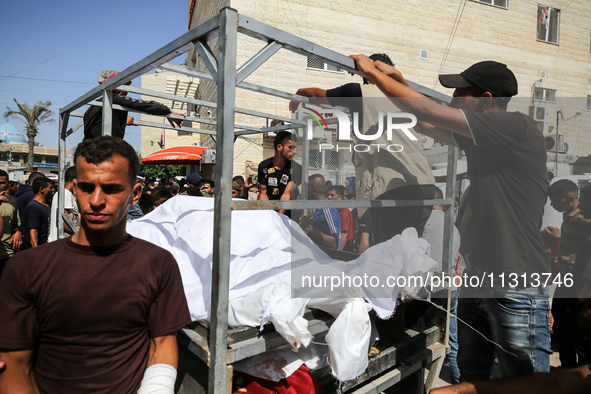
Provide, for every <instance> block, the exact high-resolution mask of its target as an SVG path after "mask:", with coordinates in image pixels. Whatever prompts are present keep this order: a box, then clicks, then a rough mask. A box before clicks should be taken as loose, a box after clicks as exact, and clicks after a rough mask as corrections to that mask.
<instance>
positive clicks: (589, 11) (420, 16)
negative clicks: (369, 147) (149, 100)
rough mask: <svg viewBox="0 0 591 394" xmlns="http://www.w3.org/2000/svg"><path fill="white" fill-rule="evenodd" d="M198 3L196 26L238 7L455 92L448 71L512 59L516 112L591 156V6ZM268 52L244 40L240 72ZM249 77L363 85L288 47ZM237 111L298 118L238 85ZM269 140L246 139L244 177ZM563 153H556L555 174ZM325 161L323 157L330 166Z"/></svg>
mask: <svg viewBox="0 0 591 394" xmlns="http://www.w3.org/2000/svg"><path fill="white" fill-rule="evenodd" d="M188 4H189V18H190V20H189V27H190V28H192V27H195V26H198V25H199V24H201V23H203V22H204V21H206V20H208V19H210V18H212V17H214V16H215V15H217V14H218V13H219V10H220V9H221V8H223V7H226V6H228V7H232V8H234V9H236V10H238V12H239V13H240V14H244V15H247V16H250V17H252V18H254V19H256V20H259V21H261V22H264V23H266V24H269V25H271V26H274V27H277V28H279V29H281V30H284V31H287V32H289V33H292V34H294V35H296V36H298V37H301V38H304V39H306V40H309V41H312V42H314V43H317V44H319V45H322V46H324V47H327V48H330V49H332V50H334V51H336V52H339V53H342V54H355V53H365V54H371V53H386V54H388V55H389V56H390V57H391V58H392V60H393V62H394V63H395V66H396V68H398V69H399V70H400V71H401V72H402V74H403V75H404V76H405V77H406V78H407V79H408V80H410V81H413V82H416V83H418V84H421V85H424V86H426V87H428V88H432V89H435V90H437V91H439V92H442V93H444V94H448V95H451V93H452V91H451V90H450V89H445V88H443V87H442V86H441V85H440V84H439V82H438V79H437V76H438V74H445V73H458V72H460V71H463V70H464V69H466V68H467V67H469V66H470V65H471V64H473V63H476V62H479V61H483V60H496V61H499V62H502V63H506V64H507V65H508V66H509V68H510V69H511V70H512V71H513V72H514V73H515V75H516V77H517V80H518V82H519V94H518V97H517V98H515V99H514V100H512V104H511V107H510V110H519V111H522V112H529V113H530V114H531V115H532V116H533V117H534V118H535V119H536V120H537V121H538V123H539V125H540V128H541V129H542V130H543V131H544V133H545V134H546V135H548V136H549V137H552V139H554V138H555V135H556V132H557V131H558V134H559V135H558V141H559V161H561V162H564V161H569V162H574V161H575V160H576V159H577V158H578V157H581V156H587V155H589V154H591V137H590V136H589V135H588V133H586V125H589V124H590V121H591V84H590V81H591V79H590V78H591V34H590V32H591V2H589V1H588V0H548V1H546V0H539V1H538V0H464V1H449V0H431V1H425V0H404V1H402V0H389V1H386V0H381V1H371V2H363V1H358V0H355V1H353V0H343V1H337V2H332V3H327V2H325V1H319V0H256V1H252V0H225V1H222V0H212V1H199V0H197V1H189V2H188ZM209 44H210V46H211V47H212V48H215V47H216V46H217V43H215V42H211V43H209ZM263 46H264V43H262V42H260V41H258V40H254V39H252V38H249V37H246V36H243V35H240V34H239V41H238V58H237V65H238V67H239V66H240V65H242V64H243V63H244V62H245V61H247V60H248V59H249V58H250V57H251V56H253V55H254V54H255V53H256V52H257V51H258V50H259V49H261V48H262V47H263ZM187 64H188V65H189V66H193V67H196V68H198V69H202V70H204V69H205V67H204V65H203V64H202V62H201V60H200V59H199V57H198V56H197V54H196V52H195V51H192V52H190V53H189V56H188V60H187ZM246 81H247V82H251V83H254V84H259V85H263V86H266V87H270V88H275V89H279V90H282V91H288V92H295V91H296V90H297V89H298V88H301V87H310V86H316V87H320V88H324V89H327V88H332V87H336V86H339V85H342V84H345V83H349V82H361V79H360V77H358V76H355V77H353V76H350V75H348V74H346V73H344V72H341V71H340V70H338V69H335V68H334V67H332V66H328V65H326V64H323V63H322V62H318V61H317V60H315V59H306V58H305V57H302V56H300V55H297V54H294V53H291V52H289V51H285V50H280V51H279V52H277V53H276V54H275V55H274V56H273V57H272V58H271V59H270V60H268V61H267V62H266V63H265V64H264V65H263V66H262V67H260V68H259V69H258V70H257V71H255V72H254V73H253V74H252V75H250V76H249V77H248V78H247V79H246ZM197 97H198V98H200V99H204V100H209V101H215V85H214V84H213V83H209V82H201V85H200V87H199V89H198V94H197ZM236 105H237V107H245V108H250V109H257V110H261V111H264V112H267V113H271V114H277V115H278V116H285V117H290V112H289V110H288V106H287V103H286V101H285V100H282V99H275V98H272V97H269V96H266V95H262V94H257V93H253V92H250V91H245V90H241V89H238V90H237V98H236ZM200 110H203V111H204V110H205V109H198V111H200ZM577 114H578V115H577ZM575 115H576V116H575ZM214 116H215V112H214ZM265 122H266V120H265V119H261V118H254V117H248V116H245V115H240V114H237V116H236V123H237V124H251V125H255V126H257V127H263V126H264V125H265ZM206 139H208V140H209V139H210V138H209V137H206ZM269 141H270V138H269V137H263V136H250V137H248V139H247V138H244V139H242V141H241V139H238V140H237V142H236V145H235V152H236V156H235V162H234V163H235V164H234V165H235V168H234V172H235V174H238V173H241V172H243V171H244V168H245V163H246V161H256V160H261V159H263V158H264V157H268V156H270V155H271V154H272V145H271V144H270V143H269ZM204 143H205V144H206V145H207V143H206V141H204ZM426 145H429V143H427V144H426ZM553 155H554V150H553V149H550V151H549V168H550V169H552V168H553V165H554V164H553V163H554V156H553ZM325 159H326V158H318V160H317V161H322V160H324V163H326V162H327V160H325ZM331 160H332V161H331ZM339 160H340V159H339ZM337 161H338V160H337ZM328 162H330V163H334V162H335V160H334V159H330V160H328ZM330 165H333V164H330Z"/></svg>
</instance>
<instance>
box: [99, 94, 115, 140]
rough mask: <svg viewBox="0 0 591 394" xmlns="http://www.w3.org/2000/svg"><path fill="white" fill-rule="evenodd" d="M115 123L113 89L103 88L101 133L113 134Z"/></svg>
mask: <svg viewBox="0 0 591 394" xmlns="http://www.w3.org/2000/svg"><path fill="white" fill-rule="evenodd" d="M112 125H113V91H112V90H107V89H105V90H103V130H102V134H101V135H111V130H112V127H113V126H112Z"/></svg>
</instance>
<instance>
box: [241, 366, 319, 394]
mask: <svg viewBox="0 0 591 394" xmlns="http://www.w3.org/2000/svg"><path fill="white" fill-rule="evenodd" d="M232 392H233V393H234V394H244V393H247V394H324V390H323V389H322V386H321V385H320V382H319V381H318V379H316V378H315V377H314V376H312V374H310V370H309V369H308V368H307V367H306V366H305V365H302V366H301V367H300V368H299V369H298V370H297V371H295V372H294V373H293V374H291V376H289V377H288V378H287V379H281V380H280V381H279V382H273V381H271V380H265V379H259V378H255V377H252V376H250V375H247V374H245V373H240V372H236V373H235V374H234V383H233V385H232Z"/></svg>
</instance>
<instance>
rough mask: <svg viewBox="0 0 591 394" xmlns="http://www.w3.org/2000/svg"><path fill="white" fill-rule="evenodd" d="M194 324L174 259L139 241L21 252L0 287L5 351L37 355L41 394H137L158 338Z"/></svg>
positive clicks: (58, 244)
mask: <svg viewBox="0 0 591 394" xmlns="http://www.w3.org/2000/svg"><path fill="white" fill-rule="evenodd" d="M190 322H191V318H190V315H189V310H188V308H187V301H186V299H185V294H184V292H183V284H182V281H181V276H180V273H179V268H178V266H177V264H176V261H175V260H174V257H173V256H172V255H171V254H170V253H169V252H168V251H166V250H164V249H162V248H160V247H158V246H156V245H153V244H151V243H149V242H146V241H144V240H141V239H137V238H134V237H131V236H130V237H129V239H128V240H127V241H125V242H123V243H122V244H120V245H113V246H108V247H91V246H85V245H79V244H76V243H74V242H72V240H71V237H68V238H65V239H62V240H58V241H55V242H51V243H49V244H46V245H41V246H39V247H38V248H34V249H30V250H27V251H24V252H19V253H17V254H16V255H15V256H14V257H13V258H12V259H10V260H9V261H8V263H7V265H6V268H5V269H4V273H3V275H2V278H1V280H0V351H16V350H27V349H36V362H35V380H36V381H37V385H38V386H39V388H40V391H41V392H42V393H47V394H53V393H105V394H107V393H130V394H131V393H136V392H137V390H138V389H139V386H140V383H141V380H142V377H143V374H144V371H145V369H146V365H147V362H148V356H149V354H148V351H149V341H150V338H156V337H161V336H164V335H168V334H171V333H174V332H175V331H176V330H177V329H179V328H181V327H183V326H185V325H187V324H189V323H190Z"/></svg>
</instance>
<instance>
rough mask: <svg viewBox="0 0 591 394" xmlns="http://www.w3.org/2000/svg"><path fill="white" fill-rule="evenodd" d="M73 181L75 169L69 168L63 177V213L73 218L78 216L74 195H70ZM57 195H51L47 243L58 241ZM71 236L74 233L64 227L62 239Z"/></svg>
mask: <svg viewBox="0 0 591 394" xmlns="http://www.w3.org/2000/svg"><path fill="white" fill-rule="evenodd" d="M74 179H76V167H74V166H71V167H69V168H68V169H67V170H66V174H65V177H64V182H65V184H64V193H65V195H64V211H65V212H66V213H67V214H69V215H70V216H73V214H78V205H76V200H75V199H74V194H72V191H73V190H74ZM57 195H58V193H55V194H54V195H53V200H52V202H51V218H50V224H49V238H48V239H47V242H53V241H57V239H58V237H57V225H58V220H57V219H58V216H57V215H58V212H57V208H58V207H57ZM71 234H74V231H72V229H70V227H68V226H67V225H64V237H67V236H69V235H71Z"/></svg>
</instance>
